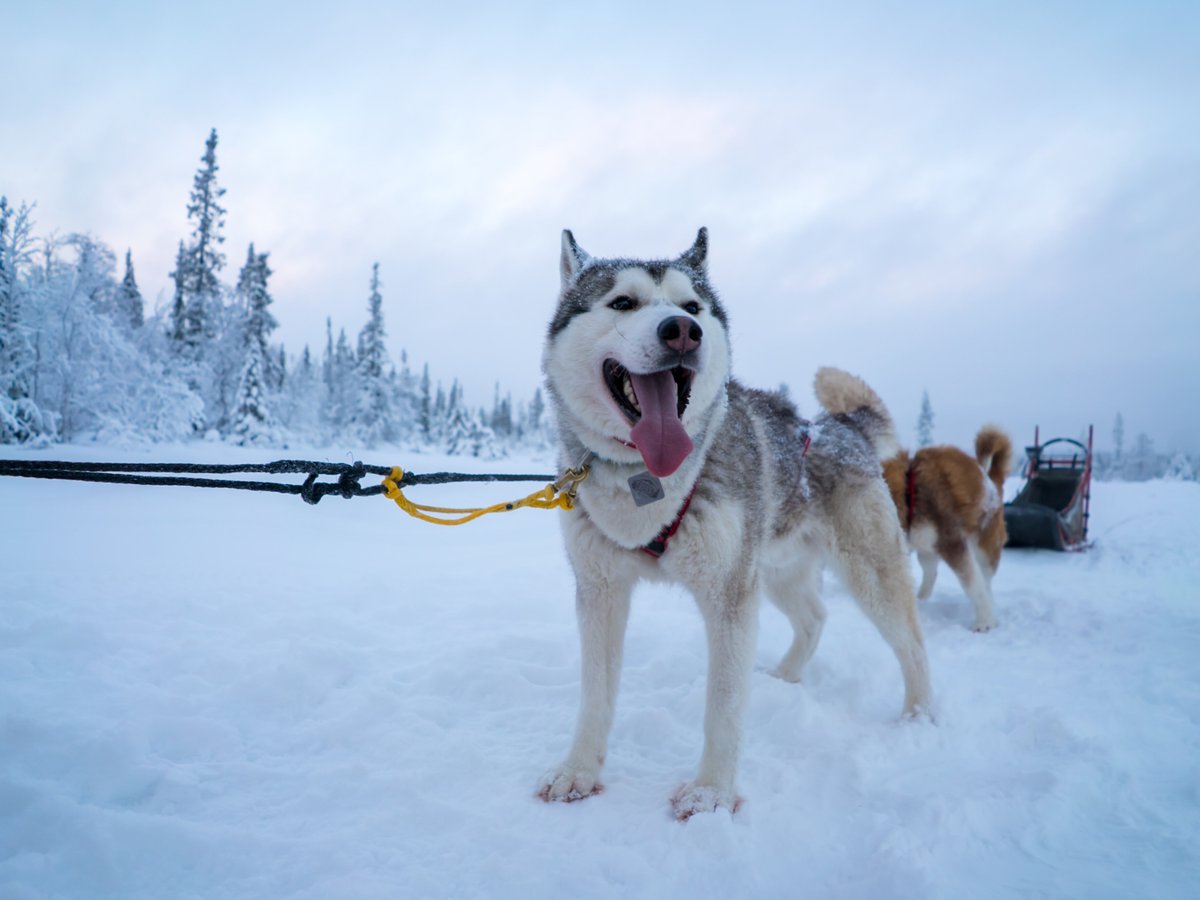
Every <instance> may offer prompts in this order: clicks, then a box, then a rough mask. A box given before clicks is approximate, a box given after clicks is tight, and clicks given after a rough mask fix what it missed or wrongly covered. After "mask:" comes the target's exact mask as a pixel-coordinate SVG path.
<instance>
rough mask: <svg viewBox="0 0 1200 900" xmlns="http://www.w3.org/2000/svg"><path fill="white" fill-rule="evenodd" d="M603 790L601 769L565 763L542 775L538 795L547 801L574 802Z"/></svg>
mask: <svg viewBox="0 0 1200 900" xmlns="http://www.w3.org/2000/svg"><path fill="white" fill-rule="evenodd" d="M603 790H604V785H602V784H601V783H600V771H599V769H593V768H590V767H586V766H573V765H570V764H569V763H564V764H563V765H562V766H560V767H559V768H557V769H551V770H550V771H549V772H547V773H546V774H545V775H543V776H542V780H541V782H540V783H539V784H538V792H537V795H538V797H540V798H541V799H542V800H545V801H546V802H547V803H552V802H561V803H574V802H575V801H576V800H583V799H585V798H587V797H591V796H592V795H593V794H599V793H601V792H602V791H603Z"/></svg>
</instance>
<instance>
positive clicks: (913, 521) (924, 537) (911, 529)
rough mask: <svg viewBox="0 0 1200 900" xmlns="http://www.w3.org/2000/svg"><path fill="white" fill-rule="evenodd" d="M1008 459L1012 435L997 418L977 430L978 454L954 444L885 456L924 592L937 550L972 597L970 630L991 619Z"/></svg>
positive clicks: (990, 624) (924, 593) (984, 627)
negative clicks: (972, 622) (973, 616)
mask: <svg viewBox="0 0 1200 900" xmlns="http://www.w3.org/2000/svg"><path fill="white" fill-rule="evenodd" d="M1011 463H1012V442H1011V441H1009V439H1008V436H1007V435H1006V434H1005V433H1004V432H1003V431H1001V430H1000V429H999V428H996V427H995V426H991V425H988V426H985V427H984V428H981V429H980V431H979V434H977V435H976V436H975V457H974V459H972V458H971V457H970V456H969V455H968V454H966V453H964V452H963V451H962V450H959V449H958V448H957V447H950V446H946V445H941V446H936V447H923V448H922V449H920V450H918V451H917V452H916V453H914V454H912V455H910V454H909V453H908V451H907V450H900V451H899V452H898V453H897V454H896V455H895V456H893V457H891V458H890V459H886V460H884V463H883V475H884V478H886V479H887V483H888V488H889V489H890V490H891V492H892V500H893V501H895V504H896V511H897V513H899V516H900V524H901V525H902V526H904V531H905V533H906V534H907V535H908V543H909V546H910V547H911V548H912V549H913V550H916V551H917V559H918V560H919V561H920V563H921V571H922V578H921V587H920V588H919V589H918V590H917V597H918V598H919V599H921V600H924V599H926V598H928V597H929V595H930V594H931V593H932V592H933V582H934V579H936V578H937V564H938V557H941V558H942V559H944V560H945V561H946V565H948V566H949V567H950V568H951V570H952V571H953V572H954V574H955V575H957V576H958V580H959V582H960V583H961V584H962V586H963V590H964V591H966V593H967V596H968V597H970V598H971V600H972V601H973V602H974V604H975V625H974V626H973V627H974V630H975V631H988V630H990V629H991V628H994V627H995V625H996V614H995V612H994V610H993V609H992V605H993V604H992V577H993V576H994V575H995V574H996V569H997V567H998V566H999V565H1000V551H1001V550H1002V549H1003V547H1004V542H1005V539H1006V538H1007V534H1006V532H1005V530H1004V477H1005V475H1007V474H1008V470H1009V467H1010V465H1011Z"/></svg>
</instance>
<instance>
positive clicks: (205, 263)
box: [183, 128, 225, 356]
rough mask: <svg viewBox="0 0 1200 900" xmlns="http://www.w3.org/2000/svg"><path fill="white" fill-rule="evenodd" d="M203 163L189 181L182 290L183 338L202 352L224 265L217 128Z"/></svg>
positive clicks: (212, 326)
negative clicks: (188, 223) (189, 228)
mask: <svg viewBox="0 0 1200 900" xmlns="http://www.w3.org/2000/svg"><path fill="white" fill-rule="evenodd" d="M200 162H201V163H202V164H203V165H201V167H200V168H199V169H198V170H197V172H196V176H195V178H194V179H193V181H192V192H191V195H190V196H189V198H188V205H187V215H188V220H189V221H191V223H192V237H191V241H190V242H189V244H188V245H187V249H186V259H187V268H186V270H185V271H186V276H187V280H186V281H185V294H184V329H183V331H184V335H183V338H184V341H185V343H187V344H188V345H189V346H190V347H191V348H192V349H193V351H195V352H197V353H199V354H200V355H201V356H203V353H204V346H203V345H204V344H205V343H206V342H207V341H209V340H211V339H212V337H213V336H214V335H215V333H216V328H217V324H218V323H217V322H216V321H215V320H216V317H217V315H218V313H217V310H216V307H219V306H220V305H221V280H220V272H221V269H223V268H224V267H225V254H224V253H222V252H221V244H223V243H224V242H225V236H224V235H223V234H222V233H221V230H222V229H223V228H224V227H225V208H224V207H223V206H221V203H220V201H221V197H223V196H224V195H225V189H224V188H223V187H220V186H218V184H217V171H218V169H219V168H220V167H219V166H218V165H217V129H215V128H214V129H213V130H212V131H211V132H210V133H209V135H208V140H207V141H205V142H204V155H203V156H202V157H200Z"/></svg>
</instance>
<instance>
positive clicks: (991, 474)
mask: <svg viewBox="0 0 1200 900" xmlns="http://www.w3.org/2000/svg"><path fill="white" fill-rule="evenodd" d="M975 459H977V460H978V461H979V465H980V466H982V467H983V471H985V472H987V476H988V478H989V479H990V480H991V482H992V484H994V485H996V490H998V491H999V492H1000V496H1001V497H1003V496H1004V479H1005V477H1006V476H1007V475H1008V470H1009V469H1010V468H1011V467H1012V441H1010V440H1009V439H1008V435H1007V434H1005V433H1004V432H1003V431H1001V430H1000V429H999V428H997V427H996V426H995V425H984V426H983V427H982V428H980V429H979V434H977V435H975Z"/></svg>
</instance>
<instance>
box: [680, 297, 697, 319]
mask: <svg viewBox="0 0 1200 900" xmlns="http://www.w3.org/2000/svg"><path fill="white" fill-rule="evenodd" d="M683 311H684V312H685V313H691V314H692V315H693V316H698V315H700V304H699V303H697V302H696V301H695V300H689V301H688V302H687V303H685V304H683Z"/></svg>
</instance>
